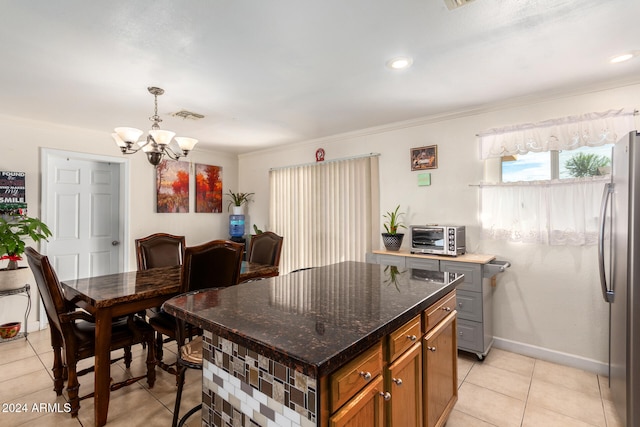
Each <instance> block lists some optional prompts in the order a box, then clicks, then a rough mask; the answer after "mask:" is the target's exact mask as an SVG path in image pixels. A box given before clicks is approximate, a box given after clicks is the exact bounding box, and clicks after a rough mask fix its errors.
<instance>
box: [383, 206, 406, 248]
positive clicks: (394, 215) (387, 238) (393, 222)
mask: <svg viewBox="0 0 640 427" xmlns="http://www.w3.org/2000/svg"><path fill="white" fill-rule="evenodd" d="M399 210H400V205H398V206H396V209H395V210H394V211H389V212H387V213H386V214H384V215H382V216H383V217H384V218H386V219H387V221H386V222H385V223H384V224H383V225H384V229H385V230H386V231H387V232H386V233H382V242H383V243H384V247H385V248H387V250H388V251H398V250H400V246H402V239H403V238H404V233H398V228H407V227H405V226H404V224H402V221H400V215H404V213H403V212H398V211H399Z"/></svg>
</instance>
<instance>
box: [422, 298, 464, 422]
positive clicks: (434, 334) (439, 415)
mask: <svg viewBox="0 0 640 427" xmlns="http://www.w3.org/2000/svg"><path fill="white" fill-rule="evenodd" d="M423 370H424V383H423V394H424V426H425V427H440V426H443V425H444V424H445V423H446V422H447V418H448V417H449V414H450V413H451V410H452V409H453V406H454V405H455V403H456V401H457V400H458V353H457V343H456V312H455V311H453V312H451V313H450V314H448V315H447V317H446V318H445V319H444V320H442V321H441V322H440V323H439V324H438V325H436V326H435V327H434V328H433V329H432V330H431V331H429V332H427V334H426V335H425V337H424V340H423Z"/></svg>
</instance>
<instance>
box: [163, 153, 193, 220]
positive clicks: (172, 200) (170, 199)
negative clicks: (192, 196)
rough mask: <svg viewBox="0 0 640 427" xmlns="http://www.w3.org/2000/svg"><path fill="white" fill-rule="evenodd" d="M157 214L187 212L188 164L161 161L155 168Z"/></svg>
mask: <svg viewBox="0 0 640 427" xmlns="http://www.w3.org/2000/svg"><path fill="white" fill-rule="evenodd" d="M156 190H157V193H158V199H157V212H158V213H184V212H189V163H187V162H176V161H175V160H163V161H161V162H160V164H159V165H158V166H156Z"/></svg>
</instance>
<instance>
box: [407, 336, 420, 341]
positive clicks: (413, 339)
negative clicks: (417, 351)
mask: <svg viewBox="0 0 640 427" xmlns="http://www.w3.org/2000/svg"><path fill="white" fill-rule="evenodd" d="M407 339H408V340H410V341H415V340H417V339H418V337H417V336H415V335H407Z"/></svg>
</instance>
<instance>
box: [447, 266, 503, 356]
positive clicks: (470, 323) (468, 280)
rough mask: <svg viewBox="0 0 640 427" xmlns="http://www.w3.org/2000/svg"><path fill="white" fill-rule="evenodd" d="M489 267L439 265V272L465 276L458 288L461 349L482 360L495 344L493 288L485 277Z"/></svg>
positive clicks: (459, 344)
mask: <svg viewBox="0 0 640 427" xmlns="http://www.w3.org/2000/svg"><path fill="white" fill-rule="evenodd" d="M485 265H486V264H472V263H467V262H458V261H440V271H449V272H452V273H462V274H464V281H463V282H462V283H461V284H460V285H458V287H457V288H456V289H458V301H457V306H456V310H458V319H459V320H458V348H459V349H460V350H465V351H469V352H471V353H475V354H476V355H477V356H478V359H480V360H482V359H483V358H484V356H486V355H487V353H488V352H489V349H490V348H491V345H492V344H493V298H492V295H493V287H492V286H491V284H490V281H489V279H488V278H484V277H483V269H484V267H485Z"/></svg>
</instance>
